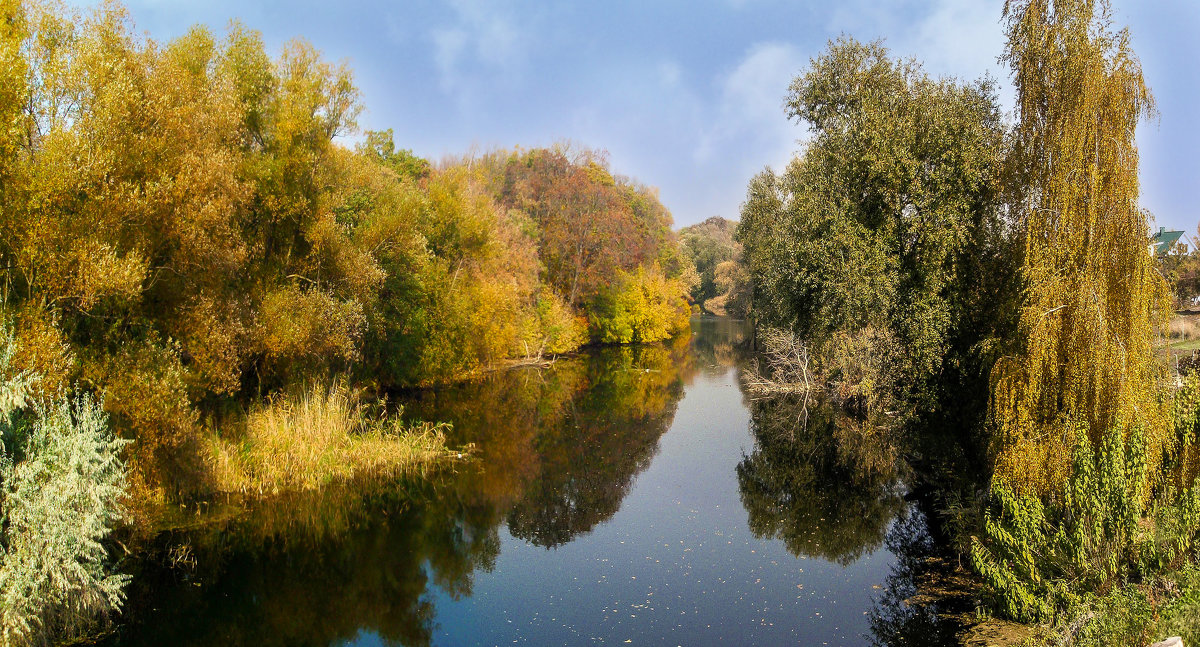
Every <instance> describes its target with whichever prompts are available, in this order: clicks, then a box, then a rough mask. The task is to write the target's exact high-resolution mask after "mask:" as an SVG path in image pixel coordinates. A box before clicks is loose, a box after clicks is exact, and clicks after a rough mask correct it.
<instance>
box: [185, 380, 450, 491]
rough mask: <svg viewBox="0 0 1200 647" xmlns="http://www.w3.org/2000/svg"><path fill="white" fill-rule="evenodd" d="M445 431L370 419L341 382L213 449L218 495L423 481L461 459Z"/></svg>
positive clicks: (274, 403)
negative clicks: (399, 479) (372, 481)
mask: <svg viewBox="0 0 1200 647" xmlns="http://www.w3.org/2000/svg"><path fill="white" fill-rule="evenodd" d="M445 427H446V426H445V425H444V424H436V423H428V422H416V423H406V422H404V421H402V420H401V418H400V416H399V415H393V416H388V417H384V416H382V415H378V414H375V413H373V412H372V411H371V407H368V406H367V405H365V404H364V403H363V402H362V401H361V398H360V397H359V395H358V393H357V392H355V391H353V390H352V389H350V388H349V387H348V386H347V385H346V384H345V383H344V382H334V383H332V384H330V385H322V384H312V385H310V386H308V387H306V388H304V389H303V390H300V391H299V392H297V393H294V394H292V395H290V396H285V397H276V398H273V399H271V400H269V401H267V402H266V403H264V404H262V405H258V406H256V407H255V408H253V409H252V410H251V411H250V412H249V414H248V415H247V416H246V418H245V421H244V425H243V428H242V429H240V430H236V429H235V433H233V434H225V435H218V434H215V433H214V434H213V435H212V436H211V437H210V439H209V443H208V448H207V451H208V457H207V458H208V460H209V462H210V465H211V468H212V469H211V474H212V478H213V481H214V483H213V485H214V489H215V490H216V491H217V492H221V493H237V494H253V495H274V494H279V493H281V492H287V491H298V490H313V489H318V488H321V487H324V486H326V485H329V484H331V483H334V482H339V481H349V480H355V479H360V478H395V477H404V476H421V477H423V476H426V475H427V474H428V473H429V472H430V471H431V470H433V469H436V468H437V466H438V465H441V464H444V463H445V462H447V461H449V460H452V459H454V458H455V457H461V456H462V453H461V452H457V451H451V450H449V449H448V448H447V447H446V440H445V435H444V433H443V432H444V431H445Z"/></svg>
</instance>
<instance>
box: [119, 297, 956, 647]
mask: <svg viewBox="0 0 1200 647" xmlns="http://www.w3.org/2000/svg"><path fill="white" fill-rule="evenodd" d="M746 334H747V331H746V329H745V327H744V326H743V325H742V324H740V323H739V322H734V321H729V320H721V319H698V320H693V334H692V336H691V338H690V339H681V340H677V341H676V342H674V343H671V344H667V345H656V346H644V347H636V348H610V349H603V350H600V351H596V352H594V353H591V354H589V355H587V356H585V357H580V358H575V359H569V360H561V361H559V362H557V363H555V364H554V366H553V367H551V368H550V369H546V370H540V371H539V370H534V369H528V370H525V369H522V370H514V371H508V372H504V373H499V374H495V375H492V376H489V377H488V378H486V379H484V380H482V381H480V382H477V383H472V384H466V385H462V386H457V387H453V388H446V389H439V390H435V391H428V392H423V393H420V394H418V395H415V396H411V397H410V398H408V400H407V401H406V402H405V416H406V417H420V418H424V419H437V420H449V421H451V422H453V423H454V431H453V439H452V440H453V441H454V442H455V443H458V444H466V443H473V444H474V445H475V448H476V456H477V459H476V460H475V461H473V462H472V463H471V464H469V465H466V466H463V467H460V468H459V470H458V472H457V473H456V474H453V475H449V476H447V477H445V478H443V479H441V480H440V481H439V482H438V483H437V484H436V485H432V486H421V487H416V486H407V487H401V488H397V487H396V486H382V485H379V484H375V485H373V486H368V487H364V488H355V489H343V490H338V491H333V492H325V493H322V494H320V495H313V496H307V497H300V498H295V499H290V500H287V501H277V502H273V503H271V504H264V505H259V506H256V508H255V509H254V510H253V511H251V512H249V513H244V514H240V515H236V516H232V518H231V519H230V521H228V522H227V523H225V524H220V525H217V526H213V525H211V524H210V525H208V526H206V527H204V528H201V529H195V530H188V529H180V530H178V531H175V532H172V533H168V534H166V535H165V536H164V537H162V538H160V539H159V541H158V543H157V545H156V551H155V552H154V555H153V559H151V560H145V561H143V562H142V563H139V564H135V565H133V566H132V567H131V569H132V570H133V572H134V574H135V576H136V579H135V584H134V585H133V587H132V589H131V594H130V601H129V604H128V605H127V606H128V608H127V612H126V614H125V617H124V618H122V619H121V621H120V624H119V625H118V629H117V631H116V633H115V634H114V635H113V636H111V637H110V643H111V644H120V645H142V644H147V645H149V644H155V645H157V644H178V645H256V646H258V645H363V646H367V645H397V644H398V645H510V644H527V645H590V644H608V645H626V644H631V645H648V644H652V645H711V644H729V645H754V644H757V645H789V644H790V645H859V644H870V643H874V644H934V645H936V644H950V636H951V635H952V633H953V627H952V626H951V625H949V624H948V623H947V622H945V621H942V620H940V619H939V618H938V616H937V609H936V608H924V607H915V606H914V607H910V606H908V605H905V604H904V603H903V600H905V599H906V598H908V597H910V596H911V595H912V594H913V593H915V588H914V584H913V578H912V572H913V570H914V567H915V565H918V564H919V563H920V562H921V560H922V557H923V555H924V554H926V553H928V552H929V551H931V550H932V546H931V545H930V542H929V540H928V538H927V537H926V536H925V534H924V532H923V527H922V522H921V517H920V514H919V513H917V512H915V511H914V510H913V509H912V507H911V506H910V505H909V504H907V503H905V501H904V499H903V496H902V495H903V493H904V492H903V488H902V485H901V479H900V476H899V472H898V470H897V469H896V468H895V465H894V463H893V462H892V461H890V460H888V458H887V456H886V455H884V456H881V452H880V451H879V448H878V447H876V446H874V444H873V443H872V442H871V441H870V440H869V439H868V440H867V441H864V440H863V435H862V434H861V433H858V434H849V433H848V432H847V424H846V423H845V422H844V421H843V422H839V420H838V419H837V417H836V416H834V415H833V414H831V413H829V412H827V411H826V412H823V411H820V410H813V411H808V412H806V411H805V410H804V408H803V407H802V406H801V403H798V402H790V401H787V400H773V401H754V400H752V399H750V398H749V397H748V396H747V395H745V394H744V393H743V392H742V390H741V389H740V388H739V384H738V379H737V375H738V371H739V367H740V366H741V365H742V363H743V362H744V361H746V359H745V357H744V355H745V353H744V351H742V350H739V348H740V347H741V345H742V342H744V338H745V335H746ZM805 419H807V421H808V422H807V424H799V423H800V422H801V421H802V420H805Z"/></svg>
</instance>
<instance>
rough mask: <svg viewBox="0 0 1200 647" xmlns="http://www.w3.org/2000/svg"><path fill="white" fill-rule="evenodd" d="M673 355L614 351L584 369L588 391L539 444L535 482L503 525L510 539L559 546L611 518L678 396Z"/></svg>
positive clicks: (654, 350)
mask: <svg viewBox="0 0 1200 647" xmlns="http://www.w3.org/2000/svg"><path fill="white" fill-rule="evenodd" d="M673 350H676V351H677V350H678V349H673V348H669V347H660V346H650V347H637V348H634V347H623V348H614V349H608V351H606V352H603V353H601V354H600V355H599V356H598V357H597V358H596V359H595V360H594V361H592V362H589V363H588V364H587V379H586V384H587V385H588V388H586V389H583V390H581V391H579V392H578V393H577V394H576V395H575V396H574V397H572V399H571V401H570V407H569V408H568V411H567V415H565V416H564V417H563V418H562V420H561V423H560V424H558V425H556V426H554V427H551V428H544V429H542V430H541V432H542V433H540V434H539V435H538V437H537V440H536V442H535V454H536V456H537V457H538V460H539V471H538V475H537V478H534V479H533V480H532V481H531V483H530V484H529V487H527V488H526V490H525V495H524V497H522V499H521V500H520V501H518V502H517V504H516V505H515V506H514V507H513V508H512V510H511V511H510V512H509V514H508V517H507V521H508V528H509V531H510V532H511V533H512V534H513V536H515V537H518V538H521V539H524V540H526V541H529V542H530V543H532V544H535V545H538V546H545V547H553V546H558V545H561V544H564V543H566V542H569V541H571V539H573V538H574V537H576V536H577V535H579V534H581V533H586V532H588V531H590V530H591V529H592V528H594V527H596V525H598V524H600V523H602V522H604V521H606V520H608V519H609V518H611V517H612V516H613V515H614V514H616V512H617V510H618V508H620V505H621V501H622V500H623V499H624V498H625V495H626V494H628V492H629V488H630V486H631V485H632V484H633V479H634V477H635V476H636V475H637V474H639V473H640V472H641V471H642V470H644V469H646V467H647V466H648V465H649V464H650V461H651V460H652V459H653V458H654V455H655V454H656V453H657V451H658V439H659V438H660V437H661V436H662V434H663V432H665V431H666V430H667V428H668V427H670V425H671V421H672V420H673V419H674V417H675V405H676V403H677V402H678V401H679V398H680V396H681V395H682V394H683V385H682V383H681V382H680V380H679V376H678V373H677V367H678V360H680V359H682V358H679V357H678V355H679V353H678V352H672V351H673Z"/></svg>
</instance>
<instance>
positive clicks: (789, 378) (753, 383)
mask: <svg viewBox="0 0 1200 647" xmlns="http://www.w3.org/2000/svg"><path fill="white" fill-rule="evenodd" d="M760 340H761V342H762V346H763V351H762V354H763V359H764V360H765V364H766V366H765V370H764V367H762V366H760V364H759V362H758V361H757V360H755V361H753V362H751V363H750V366H748V367H747V368H746V369H745V371H743V372H742V381H743V382H744V383H745V386H746V390H748V391H750V392H751V393H752V394H754V395H758V396H768V395H776V394H783V393H798V394H803V395H805V396H806V397H807V396H808V395H809V394H811V393H812V392H814V391H819V390H820V389H821V386H820V384H819V383H818V382H817V381H816V380H815V379H814V378H813V375H812V372H811V371H810V370H809V361H810V359H811V358H810V354H809V350H808V345H807V344H805V343H804V341H803V340H801V339H800V338H799V337H797V336H796V335H795V334H793V333H790V332H787V331H783V330H775V329H769V330H765V331H763V333H762V336H761V337H760Z"/></svg>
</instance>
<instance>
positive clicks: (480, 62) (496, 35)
mask: <svg viewBox="0 0 1200 647" xmlns="http://www.w3.org/2000/svg"><path fill="white" fill-rule="evenodd" d="M449 6H450V8H451V9H452V10H453V12H454V22H453V23H452V24H450V25H441V26H437V27H433V28H432V29H430V30H429V39H430V41H432V43H433V48H434V62H435V64H436V66H437V71H438V75H439V77H438V81H439V85H440V87H441V88H442V90H443V91H444V92H446V93H447V94H453V95H457V97H458V99H459V102H460V103H466V102H467V101H469V94H470V93H472V92H474V91H477V90H478V89H479V88H480V87H481V86H483V85H486V84H487V83H488V82H489V80H491V79H492V78H494V77H499V78H500V80H501V81H502V82H504V83H506V84H508V85H510V86H511V85H512V84H513V83H514V82H515V81H516V80H518V79H519V77H520V76H521V73H522V72H523V68H524V67H525V64H526V61H527V59H528V54H529V51H530V48H531V46H532V44H533V43H532V36H533V33H534V32H533V31H532V30H522V29H520V28H518V26H517V25H518V24H520V23H518V21H516V20H515V19H514V18H513V13H512V12H511V11H510V10H509V7H507V5H506V3H501V2H489V1H485V0H451V1H450V2H449Z"/></svg>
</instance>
